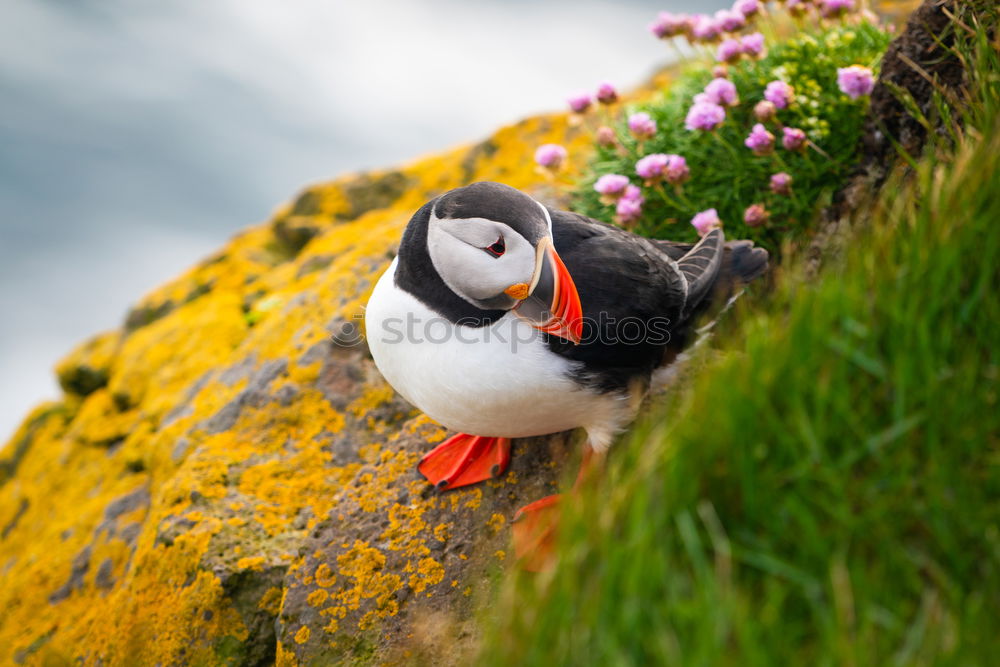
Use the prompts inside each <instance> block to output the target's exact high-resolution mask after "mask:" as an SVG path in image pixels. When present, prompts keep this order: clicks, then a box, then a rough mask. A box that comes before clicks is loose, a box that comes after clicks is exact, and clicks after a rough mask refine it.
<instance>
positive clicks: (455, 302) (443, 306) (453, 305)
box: [394, 200, 507, 327]
mask: <svg viewBox="0 0 1000 667" xmlns="http://www.w3.org/2000/svg"><path fill="white" fill-rule="evenodd" d="M433 207H434V200H432V201H429V202H427V203H426V204H424V205H423V206H422V207H421V208H420V210H419V211H417V212H416V213H415V214H414V216H413V219H411V220H410V224H408V225H407V226H406V231H405V232H403V240H402V241H400V243H399V257H398V259H399V261H398V263H397V264H396V275H395V279H394V282H395V283H396V286H397V287H399V288H400V289H402V290H405V291H407V292H409V293H410V294H412V295H413V296H415V297H416V298H417V299H419V300H420V302H421V303H423V304H424V305H425V306H427V307H428V308H430V309H431V310H433V311H434V312H436V313H438V314H440V315H441V316H442V317H445V318H447V319H448V320H449V321H450V322H452V323H454V324H463V325H465V326H470V327H484V326H488V325H490V324H492V323H493V322H495V321H497V320H499V319H500V318H501V317H503V316H504V315H505V314H506V312H507V311H505V310H482V309H480V308H477V307H476V306H474V305H472V304H471V303H469V302H468V301H466V300H465V299H463V298H462V297H460V296H458V295H457V294H455V293H454V292H452V291H451V288H450V287H448V286H447V285H446V284H445V282H444V280H443V279H442V278H441V276H440V274H438V272H437V269H435V268H434V263H433V262H432V261H431V256H430V253H428V252H427V226H428V224H429V221H430V217H431V209H432V208H433Z"/></svg>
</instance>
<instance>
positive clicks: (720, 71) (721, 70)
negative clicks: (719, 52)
mask: <svg viewBox="0 0 1000 667" xmlns="http://www.w3.org/2000/svg"><path fill="white" fill-rule="evenodd" d="M727 76H729V68H728V67H726V66H725V65H716V66H715V67H713V68H712V78H713V79H725V78H726V77H727Z"/></svg>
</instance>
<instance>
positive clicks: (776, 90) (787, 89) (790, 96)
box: [764, 80, 795, 109]
mask: <svg viewBox="0 0 1000 667" xmlns="http://www.w3.org/2000/svg"><path fill="white" fill-rule="evenodd" d="M764 99H765V100H767V101H768V102H770V103H771V104H773V105H774V106H776V107H778V108H779V109H784V108H786V107H788V105H789V104H791V103H792V101H793V100H794V99H795V89H794V88H792V87H791V86H789V85H788V84H787V83H785V82H784V81H780V80H776V81H772V82H771V83H769V84H767V87H766V88H764Z"/></svg>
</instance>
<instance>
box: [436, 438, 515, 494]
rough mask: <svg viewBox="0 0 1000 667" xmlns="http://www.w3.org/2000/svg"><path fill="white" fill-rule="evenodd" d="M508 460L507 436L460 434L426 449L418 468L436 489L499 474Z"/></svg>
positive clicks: (505, 467)
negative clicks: (426, 451)
mask: <svg viewBox="0 0 1000 667" xmlns="http://www.w3.org/2000/svg"><path fill="white" fill-rule="evenodd" d="M509 463H510V438H491V437H486V436H481V435H468V434H466V433H459V434H458V435H453V436H452V437H450V438H448V439H447V440H445V441H444V442H443V443H441V444H440V445H438V446H437V447H435V448H434V449H432V450H431V451H429V452H428V453H427V454H426V455H424V458H422V459H420V463H418V464H417V470H419V471H420V474H421V475H423V476H424V477H426V478H427V481H429V482H430V483H431V484H433V485H434V486H436V487H437V488H438V489H439V490H445V489H455V488H458V487H460V486H467V485H469V484H475V483H476V482H482V481H483V480H487V479H491V478H493V477H498V476H500V475H501V474H503V472H504V470H506V469H507V465H508V464H509Z"/></svg>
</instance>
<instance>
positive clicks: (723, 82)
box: [703, 79, 740, 107]
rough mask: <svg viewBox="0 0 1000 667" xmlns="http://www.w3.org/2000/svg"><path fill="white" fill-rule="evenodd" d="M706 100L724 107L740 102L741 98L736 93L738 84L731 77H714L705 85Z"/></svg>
mask: <svg viewBox="0 0 1000 667" xmlns="http://www.w3.org/2000/svg"><path fill="white" fill-rule="evenodd" d="M703 99H704V101H707V102H711V103H712V104H719V105H721V106H724V107H731V106H735V105H737V104H739V102H740V98H739V95H737V94H736V84H734V83H733V82H732V81H730V80H729V79H712V80H711V81H709V82H708V85H707V86H705V97H704V98H703Z"/></svg>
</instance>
